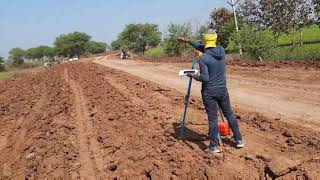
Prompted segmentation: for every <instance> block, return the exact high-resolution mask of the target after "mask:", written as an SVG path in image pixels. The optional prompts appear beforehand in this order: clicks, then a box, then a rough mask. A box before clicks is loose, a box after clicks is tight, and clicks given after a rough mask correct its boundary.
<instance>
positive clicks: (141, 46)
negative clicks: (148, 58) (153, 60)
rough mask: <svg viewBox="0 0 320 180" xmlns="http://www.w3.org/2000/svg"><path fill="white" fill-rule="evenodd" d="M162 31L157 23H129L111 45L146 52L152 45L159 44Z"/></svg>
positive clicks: (114, 47)
mask: <svg viewBox="0 0 320 180" xmlns="http://www.w3.org/2000/svg"><path fill="white" fill-rule="evenodd" d="M160 41H161V32H160V31H159V28H158V25H155V24H149V23H146V24H128V25H126V27H125V29H124V30H123V31H122V32H121V33H120V34H119V36H118V39H117V40H116V41H114V42H113V43H112V44H111V45H112V48H113V49H121V48H122V49H129V50H132V51H134V52H136V53H143V54H144V53H145V51H146V50H147V49H149V48H150V47H155V46H157V45H159V43H160Z"/></svg>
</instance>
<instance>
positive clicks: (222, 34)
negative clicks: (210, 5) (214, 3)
mask: <svg viewBox="0 0 320 180" xmlns="http://www.w3.org/2000/svg"><path fill="white" fill-rule="evenodd" d="M210 17H211V20H212V24H211V28H214V29H216V31H217V33H218V42H219V43H220V45H222V46H223V47H224V48H227V47H228V45H229V42H230V37H231V35H232V33H233V32H234V31H235V24H234V21H233V13H232V12H231V11H229V10H228V9H227V8H216V9H214V10H213V11H212V12H211V14H210Z"/></svg>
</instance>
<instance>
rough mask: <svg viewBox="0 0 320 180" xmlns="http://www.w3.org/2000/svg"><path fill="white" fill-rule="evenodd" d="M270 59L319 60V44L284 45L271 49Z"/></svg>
mask: <svg viewBox="0 0 320 180" xmlns="http://www.w3.org/2000/svg"><path fill="white" fill-rule="evenodd" d="M266 59H270V60H320V44H305V45H299V46H296V47H291V46H285V47H278V48H276V49H273V50H271V52H270V55H269V56H268V57H266Z"/></svg>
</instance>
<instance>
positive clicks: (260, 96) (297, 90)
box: [95, 58, 320, 131]
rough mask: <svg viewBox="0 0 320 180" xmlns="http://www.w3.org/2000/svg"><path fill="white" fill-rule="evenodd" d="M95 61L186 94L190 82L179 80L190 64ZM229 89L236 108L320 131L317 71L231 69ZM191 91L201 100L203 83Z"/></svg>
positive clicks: (319, 99) (318, 75) (270, 68)
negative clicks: (179, 75) (183, 70)
mask: <svg viewBox="0 0 320 180" xmlns="http://www.w3.org/2000/svg"><path fill="white" fill-rule="evenodd" d="M95 62H96V63H99V64H102V65H105V66H107V67H111V68H114V69H119V70H122V71H124V72H128V73H130V74H132V75H135V76H138V77H141V78H144V79H147V80H150V81H153V82H155V83H158V84H161V85H163V86H167V87H171V88H174V89H176V90H178V91H179V92H182V93H185V91H186V87H187V80H186V78H185V79H179V77H178V76H177V73H178V71H179V69H182V68H185V69H187V68H189V66H190V64H185V63H184V64H183V63H182V64H181V63H180V64H177V63H159V62H158V63H151V62H144V61H138V60H135V61H130V60H129V61H121V60H110V59H108V58H105V59H101V58H100V59H99V60H96V61H95ZM228 87H229V91H230V94H231V98H232V101H233V102H234V105H236V106H237V107H239V108H242V109H245V110H248V111H252V112H260V113H262V114H264V115H265V116H268V117H270V118H279V119H281V120H282V121H285V122H290V123H293V124H300V125H301V126H305V127H308V128H312V129H314V130H317V131H320V118H319V117H320V73H319V71H318V70H312V69H310V70H305V69H296V68H295V69H294V68H280V69H273V68H272V67H259V68H255V67H237V66H230V67H229V73H228ZM192 88H193V89H192V95H193V96H196V97H200V96H201V94H200V89H201V85H200V83H194V85H193V87H192Z"/></svg>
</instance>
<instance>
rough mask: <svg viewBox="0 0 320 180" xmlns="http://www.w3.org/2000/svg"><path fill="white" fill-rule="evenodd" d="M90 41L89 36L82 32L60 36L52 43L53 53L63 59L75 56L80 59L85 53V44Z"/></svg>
mask: <svg viewBox="0 0 320 180" xmlns="http://www.w3.org/2000/svg"><path fill="white" fill-rule="evenodd" d="M90 39H91V36H89V35H88V34H86V33H83V32H72V33H69V34H62V35H60V36H59V37H57V38H56V40H55V42H54V45H55V52H56V53H57V54H58V55H62V56H65V57H73V56H77V57H78V58H80V56H81V55H83V54H84V53H85V52H86V47H87V43H88V42H89V41H90Z"/></svg>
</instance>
